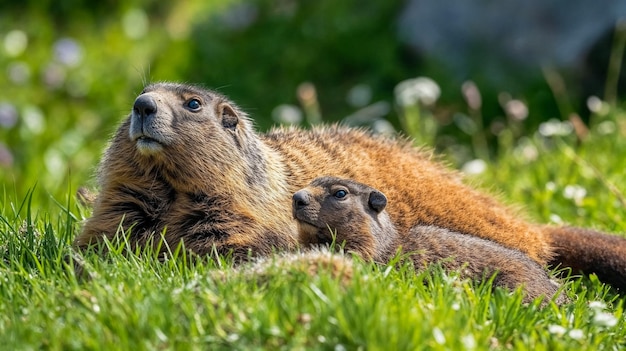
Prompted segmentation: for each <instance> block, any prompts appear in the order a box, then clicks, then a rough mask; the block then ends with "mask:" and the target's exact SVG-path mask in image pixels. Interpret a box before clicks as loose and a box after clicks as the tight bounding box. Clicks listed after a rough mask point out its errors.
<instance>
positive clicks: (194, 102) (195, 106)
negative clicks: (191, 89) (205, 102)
mask: <svg viewBox="0 0 626 351" xmlns="http://www.w3.org/2000/svg"><path fill="white" fill-rule="evenodd" d="M185 107H187V108H188V109H189V110H191V111H198V110H199V109H200V107H202V104H201V103H200V100H198V99H190V100H188V101H187V102H185Z"/></svg>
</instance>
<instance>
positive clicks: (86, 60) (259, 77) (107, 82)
mask: <svg viewBox="0 0 626 351" xmlns="http://www.w3.org/2000/svg"><path fill="white" fill-rule="evenodd" d="M403 5H404V2H403V1H401V0H392V1H375V2H372V1H370V2H363V1H359V0H346V1H334V0H319V1H301V0H279V1H273V0H249V1H243V0H208V1H202V0H188V1H183V0H177V1H169V2H163V1H155V0H134V1H127V2H117V1H102V2H94V3H92V2H88V1H85V0H71V1H62V2H53V1H35V0H26V1H21V2H15V1H7V0H0V182H1V184H2V185H3V186H4V189H5V191H7V192H9V193H11V194H13V193H15V195H17V198H24V196H25V194H26V193H27V191H28V189H30V188H32V187H33V186H35V185H37V189H38V190H37V191H36V192H35V195H34V197H35V198H36V199H38V200H45V199H48V198H49V197H50V195H52V197H53V198H57V199H59V198H62V197H63V196H65V194H67V193H68V191H67V188H68V187H69V188H71V189H76V188H77V187H78V186H79V185H85V184H88V185H89V184H91V185H93V183H94V179H95V177H94V173H95V166H96V164H97V162H98V159H99V158H100V155H101V152H102V149H103V148H104V147H105V145H106V141H107V140H108V138H109V137H110V135H111V133H112V132H113V131H114V130H115V128H116V126H117V124H118V123H119V121H120V120H121V119H122V118H123V117H124V116H125V115H127V113H128V112H129V111H130V108H131V105H132V102H133V100H134V99H135V97H136V95H137V94H138V93H139V92H140V91H141V89H142V86H143V85H144V84H146V83H149V82H153V81H161V80H174V81H181V82H189V83H197V84H202V85H205V86H207V87H210V88H215V89H217V90H219V91H221V92H223V93H225V94H226V95H228V96H229V97H231V98H232V99H233V100H234V101H235V102H236V103H237V104H238V105H239V106H240V107H242V108H243V109H244V110H245V111H247V112H248V113H249V114H250V115H251V116H252V117H253V118H254V119H255V121H256V123H257V126H258V128H259V129H261V130H264V129H267V128H269V127H270V126H271V125H273V124H277V123H293V124H301V125H304V126H307V125H309V124H314V123H319V122H334V121H342V122H343V123H346V124H349V125H355V126H361V125H366V126H368V127H371V128H373V129H374V130H375V131H377V132H381V133H393V132H395V131H397V130H402V131H404V132H405V133H406V134H409V135H410V136H412V137H414V138H415V139H416V141H417V142H419V143H422V144H429V145H432V146H435V147H436V148H438V149H439V150H443V151H444V152H445V153H446V154H447V155H449V159H450V160H451V161H452V162H453V163H454V164H455V165H459V166H460V165H462V164H464V163H465V162H467V161H468V160H472V159H475V158H482V159H487V158H490V157H493V156H494V154H495V153H496V152H497V148H498V147H501V146H507V145H508V146H510V145H513V144H514V143H515V142H516V140H518V139H519V138H520V137H522V136H524V135H527V134H529V133H533V132H534V131H535V130H536V128H537V126H538V125H539V124H540V123H541V122H542V121H544V120H547V119H549V118H555V117H559V114H560V115H561V117H563V118H567V117H568V116H567V113H568V111H560V110H558V109H557V108H556V107H557V104H556V103H555V99H554V96H555V95H559V94H560V95H561V96H565V95H566V92H565V93H564V92H563V91H562V89H561V90H559V89H558V84H555V83H554V82H557V83H558V80H559V73H558V72H556V71H555V72H553V73H554V74H552V76H551V77H552V80H551V81H550V80H542V81H538V82H536V83H534V84H531V85H530V86H528V87H527V89H526V93H506V91H507V89H506V87H502V89H501V90H498V91H493V90H492V89H493V88H489V89H483V88H482V87H481V82H482V81H483V77H471V78H472V80H473V81H468V82H466V83H465V84H463V85H462V86H461V84H460V83H459V82H455V81H453V80H450V79H446V77H448V76H447V75H446V72H445V69H444V68H442V66H441V65H438V63H437V62H432V61H429V60H428V59H424V58H420V57H418V56H417V55H416V54H415V53H411V52H410V51H409V49H408V48H406V47H404V46H402V44H401V43H400V42H399V40H398V33H397V18H398V15H399V13H400V11H401V10H402V6H403ZM479 56H480V55H479V54H477V55H476V57H479ZM476 57H473V58H472V57H470V58H468V60H475V59H476ZM476 64H479V63H476ZM416 77H421V78H416ZM424 77H431V78H434V81H433V80H429V79H428V78H424ZM512 77H515V75H514V74H512ZM468 78H469V77H468ZM424 82H426V84H425V85H424V84H422V83H424ZM474 82H475V83H474ZM551 82H552V85H551V84H550V83H551ZM549 87H550V88H552V89H550V88H549ZM554 87H556V89H555V88H554ZM424 94H426V95H424ZM433 94H434V95H433ZM562 100H563V99H562ZM556 101H558V99H556ZM571 105H574V106H576V104H571ZM559 107H560V105H559ZM502 140H505V141H507V142H506V143H503V142H502Z"/></svg>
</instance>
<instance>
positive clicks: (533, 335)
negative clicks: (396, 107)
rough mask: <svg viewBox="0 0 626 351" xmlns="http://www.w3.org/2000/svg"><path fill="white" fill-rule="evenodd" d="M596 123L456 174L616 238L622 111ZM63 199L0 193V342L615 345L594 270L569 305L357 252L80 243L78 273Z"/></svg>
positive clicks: (616, 320) (56, 346)
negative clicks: (216, 253) (202, 255)
mask: <svg viewBox="0 0 626 351" xmlns="http://www.w3.org/2000/svg"><path fill="white" fill-rule="evenodd" d="M598 118H599V117H598ZM603 118H604V119H605V120H606V121H608V122H609V123H613V125H614V126H616V128H615V130H614V131H613V132H612V133H609V134H602V133H600V132H599V131H598V128H596V127H595V126H596V125H600V122H601V121H594V123H593V126H594V127H593V128H592V131H591V134H590V136H589V137H588V138H587V139H586V140H585V141H584V142H582V143H580V145H579V146H574V145H576V144H577V140H576V139H575V137H574V136H571V135H570V136H564V137H557V138H545V137H542V136H540V135H536V136H533V137H531V138H529V139H528V140H527V141H526V143H525V144H523V145H525V146H517V147H515V148H511V149H510V150H511V151H510V152H507V153H503V155H502V156H501V157H500V158H499V159H498V160H497V161H496V162H493V163H490V164H489V165H488V168H487V171H486V172H484V173H482V174H480V175H478V176H474V177H473V179H471V180H470V181H471V182H473V183H476V184H477V185H478V186H481V187H483V188H487V187H488V190H491V191H493V192H497V193H500V197H501V198H502V199H503V200H504V201H506V202H507V203H510V204H513V205H515V206H518V207H521V208H523V212H525V213H527V214H528V217H529V218H531V219H532V220H535V221H540V222H550V221H559V220H561V221H564V222H567V223H571V224H575V225H580V226H588V227H595V228H598V229H601V230H605V231H609V232H620V233H624V232H626V219H625V218H626V216H625V214H626V208H625V204H624V203H623V197H624V194H626V182H624V180H623V179H624V178H623V174H624V171H623V170H624V169H626V138H625V136H626V133H624V130H625V128H624V125H626V124H625V122H626V115H624V113H622V112H620V111H618V110H615V111H613V112H612V113H611V114H610V115H608V116H605V117H603ZM604 126H605V127H602V128H605V129H604V130H605V132H606V130H608V129H606V124H605V125H604ZM602 128H600V130H602ZM532 155H536V157H529V156H532ZM580 189H584V192H585V194H584V196H581V194H582V190H580ZM37 191H43V190H37V188H35V190H34V191H33V192H37ZM572 193H573V194H574V196H572ZM68 194H73V190H71V189H70V190H68ZM68 197H69V200H61V201H58V202H57V208H58V210H57V211H50V213H47V212H43V211H39V210H38V208H39V207H38V204H37V203H36V202H35V201H34V200H32V199H36V198H37V197H36V196H31V194H29V196H27V197H26V198H24V199H20V198H16V196H12V195H11V194H10V193H9V191H5V194H3V196H2V199H3V201H2V205H1V207H0V258H1V259H0V349H7V350H31V349H49V350H72V349H76V350H84V349H94V350H96V349H103V350H112V349H124V350H129V349H132V350H153V349H164V350H165V349H198V350H207V349H227V350H231V349H242V350H254V349H285V350H316V349H319V350H356V349H369V350H378V349H384V350H393V349H398V350H414V349H428V350H463V349H468V350H469V349H477V350H485V349H529V350H618V349H623V348H626V341H625V340H626V322H625V318H624V307H625V306H624V302H625V301H626V299H625V298H624V296H623V295H619V294H618V293H617V292H616V291H615V290H612V289H610V288H608V287H606V286H604V285H602V284H601V283H600V282H598V281H597V279H596V278H595V277H594V276H591V277H584V278H571V279H568V280H567V281H566V285H565V287H564V292H565V293H566V295H567V296H568V297H569V298H570V300H571V302H570V303H568V304H565V305H563V306H555V305H553V304H548V305H547V306H545V307H541V306H540V305H539V304H538V303H533V304H530V305H522V304H521V302H520V301H521V294H520V292H513V293H510V292H507V291H503V290H495V291H493V290H492V288H491V286H490V284H489V282H486V283H482V284H478V283H474V282H468V281H462V280H460V279H458V277H457V276H456V275H455V274H444V273H443V272H442V271H441V270H439V269H437V268H433V269H432V270H428V271H421V272H415V271H414V270H413V269H412V268H411V267H410V266H400V267H399V268H397V269H396V268H393V267H391V266H390V267H387V266H374V265H372V264H369V263H364V262H358V261H357V262H356V263H355V266H354V271H353V276H352V279H351V280H350V281H349V282H348V283H346V282H345V280H342V279H341V276H340V277H337V276H335V275H333V274H332V272H331V271H330V270H324V269H321V270H320V272H319V273H318V274H316V275H314V276H310V275H309V274H307V270H306V267H302V266H299V265H296V264H293V265H291V266H290V265H285V264H284V263H282V264H281V263H280V262H282V261H281V258H280V257H276V259H275V262H277V263H276V264H272V263H268V264H266V265H265V266H264V268H263V273H262V274H260V273H258V269H257V270H256V271H254V270H252V269H251V268H245V267H244V268H241V269H234V268H233V267H232V265H231V264H230V263H229V262H228V260H227V259H220V260H217V261H215V260H214V261H206V262H199V263H195V264H193V265H191V264H189V263H188V260H185V259H183V258H181V257H179V256H181V255H182V254H181V251H175V252H174V253H172V256H173V257H174V258H172V259H169V260H167V261H165V262H160V261H159V260H158V259H157V258H155V257H154V255H151V254H150V253H149V252H147V253H146V252H144V253H141V254H138V255H122V254H120V253H119V252H117V251H115V250H113V252H112V253H111V254H110V255H109V256H108V257H107V258H106V259H105V258H102V257H100V256H99V255H97V254H94V253H90V254H87V255H86V256H85V257H84V258H83V259H84V262H82V264H83V265H84V267H85V271H86V272H88V274H86V275H85V276H88V278H87V279H78V278H77V277H76V275H75V273H74V263H73V262H72V260H71V259H69V258H68V257H72V255H71V254H70V253H71V249H70V243H71V241H72V238H73V237H74V236H75V234H76V232H77V231H78V230H79V227H80V221H81V220H82V219H84V218H85V217H86V216H88V214H89V213H88V211H87V210H85V209H81V208H79V207H77V206H76V205H75V204H74V200H73V199H72V196H71V195H70V196H68ZM618 235H622V234H618ZM270 262H274V261H270ZM255 272H256V273H255Z"/></svg>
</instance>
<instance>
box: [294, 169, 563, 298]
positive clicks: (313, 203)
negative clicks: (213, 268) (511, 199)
mask: <svg viewBox="0 0 626 351" xmlns="http://www.w3.org/2000/svg"><path fill="white" fill-rule="evenodd" d="M340 192H341V193H340ZM338 194H339V195H338ZM386 205H387V201H386V198H385V196H384V195H383V194H382V193H381V192H380V191H378V190H377V189H374V188H372V187H369V186H367V185H365V184H362V183H358V182H355V181H352V180H349V179H340V178H336V177H320V178H316V179H315V180H313V182H311V184H310V185H309V186H307V187H306V188H304V189H302V190H299V191H298V192H296V193H295V194H294V196H293V210H292V212H293V216H294V218H295V219H296V220H297V221H298V228H299V233H298V239H299V240H300V242H301V244H302V245H303V246H305V247H316V246H319V245H324V244H327V243H329V242H330V241H332V240H333V239H334V240H335V245H336V246H335V247H342V248H343V249H344V250H346V251H347V252H352V253H355V254H357V255H359V256H361V257H363V258H366V259H372V260H375V261H377V262H382V263H388V262H389V261H390V260H391V259H392V258H393V257H394V256H395V255H396V254H397V253H398V251H399V250H401V252H404V253H408V254H409V255H410V257H411V259H412V261H413V263H414V265H415V267H416V268H422V267H425V266H428V265H430V264H433V263H439V264H441V265H442V266H443V267H444V268H445V269H446V270H460V271H461V273H462V276H463V277H466V278H470V279H474V280H481V279H485V278H490V277H491V276H492V275H494V274H495V278H494V284H495V285H496V286H501V287H505V288H509V289H515V288H517V287H524V291H525V293H526V294H525V297H524V298H525V301H526V302H529V301H531V300H533V299H535V298H538V297H541V296H543V297H552V296H555V295H556V294H557V290H558V284H557V283H555V282H553V281H552V280H551V279H550V277H549V276H548V274H547V273H546V271H545V270H544V269H542V267H541V266H540V265H539V264H537V262H535V261H533V260H532V259H530V257H528V256H527V255H525V254H523V253H521V252H520V251H518V250H513V249H508V248H505V247H504V246H502V245H499V244H496V243H494V242H492V241H489V240H485V239H481V238H477V237H473V236H469V235H465V234H460V233H456V232H453V231H450V230H447V229H444V228H439V227H434V226H416V227H414V228H412V229H411V230H410V231H409V232H407V233H398V231H397V230H396V228H395V226H394V225H393V223H392V221H391V219H390V217H389V216H388V214H387V212H386V211H385V207H386ZM556 301H557V302H559V303H561V302H564V301H565V299H564V298H563V297H558V298H557V300H556Z"/></svg>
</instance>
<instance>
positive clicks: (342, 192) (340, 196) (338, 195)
mask: <svg viewBox="0 0 626 351" xmlns="http://www.w3.org/2000/svg"><path fill="white" fill-rule="evenodd" d="M346 195H348V192H347V191H345V190H337V191H335V193H334V194H333V196H334V197H336V198H337V199H343V198H344V197H346Z"/></svg>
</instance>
